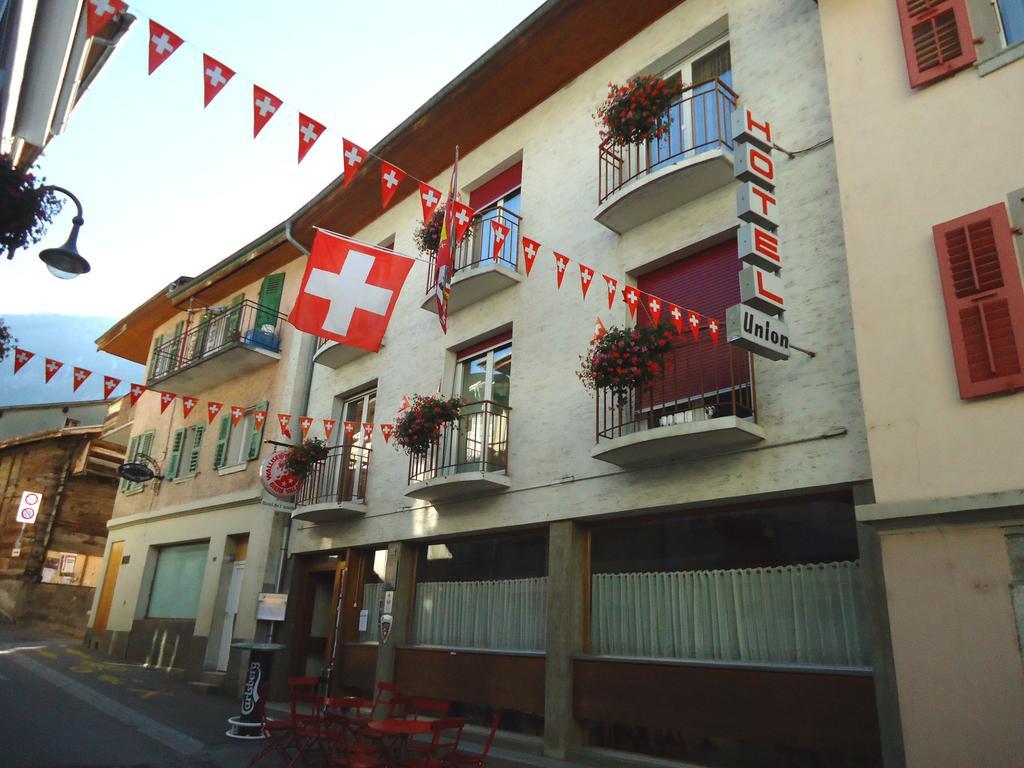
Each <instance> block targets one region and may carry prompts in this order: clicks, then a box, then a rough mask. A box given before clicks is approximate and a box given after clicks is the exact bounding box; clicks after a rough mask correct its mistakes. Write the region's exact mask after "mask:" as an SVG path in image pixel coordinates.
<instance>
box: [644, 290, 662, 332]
mask: <svg viewBox="0 0 1024 768" xmlns="http://www.w3.org/2000/svg"><path fill="white" fill-rule="evenodd" d="M647 311H648V312H650V313H651V324H652V325H658V323H660V322H661V302H660V301H658V297H657V296H651V295H650V294H647Z"/></svg>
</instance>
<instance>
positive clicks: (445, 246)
mask: <svg viewBox="0 0 1024 768" xmlns="http://www.w3.org/2000/svg"><path fill="white" fill-rule="evenodd" d="M458 193H459V148H458V147H456V148H455V164H454V165H453V166H452V175H451V179H450V180H449V182H448V198H447V199H446V200H445V203H444V215H443V216H442V222H441V237H440V240H439V244H438V246H437V257H436V258H435V259H434V304H435V306H436V307H437V322H438V325H440V326H441V333H445V334H446V333H448V298H449V296H450V295H451V292H452V276H453V274H454V273H455V247H454V242H455V219H454V215H455V199H456V197H457V196H458Z"/></svg>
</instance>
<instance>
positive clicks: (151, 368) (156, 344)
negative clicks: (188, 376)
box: [146, 334, 164, 379]
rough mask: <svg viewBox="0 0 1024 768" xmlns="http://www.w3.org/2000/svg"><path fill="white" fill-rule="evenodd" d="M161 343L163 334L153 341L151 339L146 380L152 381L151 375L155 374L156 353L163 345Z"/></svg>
mask: <svg viewBox="0 0 1024 768" xmlns="http://www.w3.org/2000/svg"><path fill="white" fill-rule="evenodd" d="M163 343H164V337H163V334H160V335H159V336H157V337H156V338H155V339H153V351H152V352H151V353H150V355H149V370H148V371H147V372H146V378H147V379H152V378H153V375H154V374H155V373H156V368H157V364H156V360H157V358H156V351H157V350H158V349H159V348H160V345H161V344H163Z"/></svg>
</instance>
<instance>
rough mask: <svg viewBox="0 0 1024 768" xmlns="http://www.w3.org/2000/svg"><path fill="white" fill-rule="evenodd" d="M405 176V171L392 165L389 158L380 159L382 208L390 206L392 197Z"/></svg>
mask: <svg viewBox="0 0 1024 768" xmlns="http://www.w3.org/2000/svg"><path fill="white" fill-rule="evenodd" d="M404 178H405V171H403V170H402V169H401V168H399V167H398V166H397V165H392V164H391V163H389V162H388V161H387V160H381V161H380V199H381V203H382V205H381V207H382V208H387V207H388V203H390V202H391V198H392V197H393V196H394V194H395V192H397V191H398V185H399V184H401V183H402V179H404Z"/></svg>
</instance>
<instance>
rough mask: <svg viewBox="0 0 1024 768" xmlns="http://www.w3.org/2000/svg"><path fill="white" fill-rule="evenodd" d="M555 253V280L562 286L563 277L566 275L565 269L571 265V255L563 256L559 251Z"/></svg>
mask: <svg viewBox="0 0 1024 768" xmlns="http://www.w3.org/2000/svg"><path fill="white" fill-rule="evenodd" d="M554 254H555V281H556V282H557V283H558V287H559V288H561V287H562V278H564V277H565V270H566V268H567V267H568V266H569V257H568V256H563V255H562V254H560V253H559V252H558V251H554Z"/></svg>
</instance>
